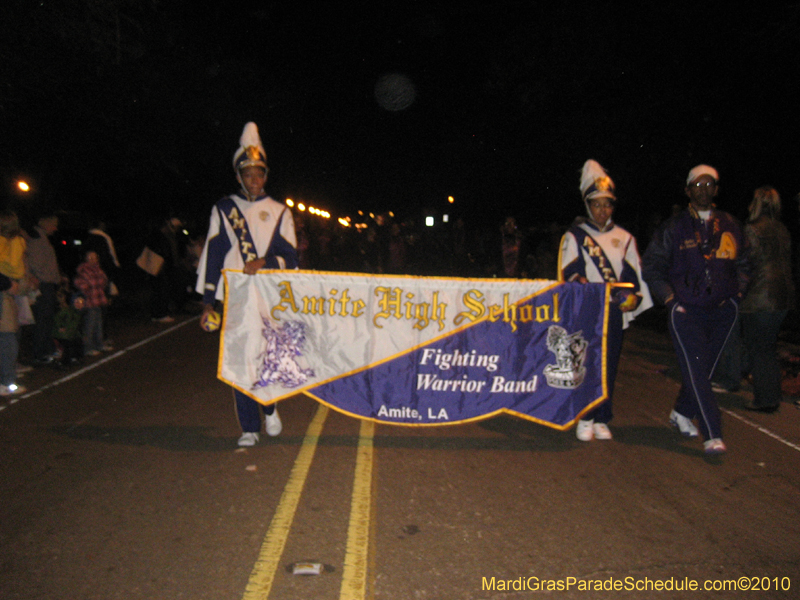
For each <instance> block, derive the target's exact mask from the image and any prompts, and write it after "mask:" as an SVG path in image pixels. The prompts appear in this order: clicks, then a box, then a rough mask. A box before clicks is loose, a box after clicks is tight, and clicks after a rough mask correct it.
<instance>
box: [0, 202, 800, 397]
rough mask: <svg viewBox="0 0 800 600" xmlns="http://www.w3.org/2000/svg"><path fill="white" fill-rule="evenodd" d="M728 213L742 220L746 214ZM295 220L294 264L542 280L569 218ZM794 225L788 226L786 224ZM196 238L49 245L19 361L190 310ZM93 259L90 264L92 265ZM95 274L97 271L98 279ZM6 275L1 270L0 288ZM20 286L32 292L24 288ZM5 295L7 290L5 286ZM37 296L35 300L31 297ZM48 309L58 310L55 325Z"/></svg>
mask: <svg viewBox="0 0 800 600" xmlns="http://www.w3.org/2000/svg"><path fill="white" fill-rule="evenodd" d="M11 214H13V213H11ZM665 216H666V215H665ZM736 216H737V217H741V219H742V221H743V222H744V221H745V220H746V217H747V215H736ZM42 219H43V220H42ZM42 219H37V220H36V222H29V223H22V224H19V223H18V224H17V227H18V232H17V233H16V234H14V233H13V228H12V231H11V235H12V239H13V237H15V236H16V235H18V236H19V237H20V239H22V240H25V243H26V245H30V244H31V243H33V246H34V249H35V248H36V247H37V246H43V247H44V250H45V254H47V248H46V245H45V243H47V244H50V245H51V248H53V245H54V244H51V242H52V240H53V236H54V234H55V233H56V231H57V229H58V217H57V213H48V214H47V215H43V217H42ZM12 220H13V219H12ZM660 220H661V217H660V216H657V215H654V216H653V218H652V219H650V222H648V223H646V224H644V225H643V227H641V228H639V229H640V231H639V235H638V236H637V238H638V241H639V247H640V248H643V247H645V246H646V244H647V242H648V238H649V235H650V234H651V232H652V231H653V230H654V229H655V227H656V226H657V224H658V222H659V221H660ZM295 224H296V229H297V240H298V253H299V260H300V268H301V269H311V270H320V271H338V272H352V273H372V274H399V275H417V276H435V277H466V278H492V277H511V278H528V279H549V280H553V279H557V278H558V273H557V259H558V258H557V257H558V250H559V242H560V240H561V236H562V235H563V233H564V231H565V230H566V227H567V225H568V223H567V222H564V223H559V222H555V221H553V222H534V223H524V222H522V221H521V219H518V218H517V217H516V216H513V215H497V216H496V217H495V218H494V219H493V220H492V221H485V222H483V223H480V224H475V223H471V224H468V223H467V222H466V221H465V220H464V219H462V218H459V217H456V218H453V219H452V220H451V221H450V222H449V223H441V222H439V223H438V224H437V225H436V226H434V227H428V226H425V224H424V222H423V220H422V218H418V219H415V218H405V219H402V220H401V219H398V218H395V217H394V216H392V215H390V214H379V215H376V216H375V217H374V218H373V219H370V220H368V221H367V227H365V228H356V227H343V226H341V225H340V224H339V223H337V222H336V221H335V220H333V219H320V218H315V217H313V216H311V215H307V214H302V213H298V212H295ZM796 229H797V228H796V227H790V230H792V231H794V230H796ZM634 230H636V229H635V228H634ZM7 233H8V232H7ZM4 235H5V234H4ZM117 236H119V238H121V239H122V243H121V244H120V245H121V246H122V250H121V251H119V250H117V251H115V250H114V241H112V237H114V238H115V239H116V238H117ZM203 236H204V232H203V233H198V232H195V231H193V230H192V228H191V226H190V225H189V224H187V221H186V220H182V219H178V218H176V217H174V216H169V217H166V218H163V219H160V220H157V221H155V222H153V223H152V224H151V226H150V227H149V230H148V231H147V232H145V233H142V232H139V233H138V234H137V237H135V238H133V237H131V236H130V235H129V232H128V231H126V230H125V228H124V227H122V226H119V225H118V226H117V227H116V230H115V229H114V228H113V227H112V230H111V232H109V230H108V228H107V227H106V224H105V223H103V221H102V220H95V221H94V222H92V223H91V224H90V225H89V227H88V228H87V230H86V231H84V232H83V235H82V236H81V237H82V238H83V241H84V242H86V241H88V242H89V245H82V246H81V247H80V248H79V249H78V250H77V251H76V250H75V249H72V250H71V251H70V253H69V254H67V253H65V248H64V247H61V246H57V247H55V248H54V249H53V254H54V255H55V256H56V257H57V262H58V264H57V265H56V266H54V265H53V264H52V263H51V264H49V267H48V268H49V272H48V268H44V269H43V267H42V266H41V265H39V266H38V267H37V268H38V269H39V270H40V271H41V272H44V273H45V275H43V276H42V275H41V273H40V276H41V277H42V279H36V277H35V276H34V278H33V281H32V280H31V279H30V277H28V276H26V277H25V278H23V285H21V286H20V288H21V290H23V291H21V292H20V295H21V296H24V297H27V298H28V303H27V304H28V306H27V309H28V310H26V307H25V306H24V305H25V301H22V305H23V307H22V311H21V313H22V316H21V317H19V323H18V327H17V329H16V331H15V339H16V340H17V344H18V345H19V347H20V352H21V353H22V360H23V361H24V362H25V363H27V365H33V366H40V365H45V364H52V365H55V366H61V367H63V366H69V365H71V364H75V363H77V362H78V361H79V360H80V359H81V357H83V356H85V355H87V354H89V355H94V354H95V353H98V352H103V351H107V350H108V349H109V348H111V343H110V341H109V340H108V339H107V338H108V332H107V331H105V332H104V333H103V334H99V335H101V336H102V337H103V339H101V340H100V341H98V337H97V336H98V325H97V323H99V327H100V328H102V327H103V325H105V324H106V323H107V320H108V314H109V306H111V307H112V312H113V307H114V305H115V304H121V305H124V306H127V307H131V306H133V305H136V306H133V307H134V309H136V310H140V311H141V312H143V313H149V316H150V318H151V319H152V320H153V321H155V322H162V323H169V322H171V321H172V320H173V318H174V316H175V315H176V314H180V313H181V312H192V311H195V312H196V310H197V308H196V302H197V298H196V297H195V296H196V295H195V294H194V292H193V290H192V287H193V283H194V281H195V279H196V268H197V261H198V258H199V253H200V250H201V249H202V246H203V242H204V239H203ZM4 239H5V238H4ZM146 247H150V248H151V249H152V250H153V251H154V252H155V253H157V254H159V256H161V257H162V258H163V264H162V266H161V267H160V269H159V270H158V271H157V272H155V273H152V274H151V273H147V272H145V271H144V270H143V269H142V268H141V267H140V266H138V267H137V258H139V257H140V253H141V252H142V251H143V249H144V248H146ZM798 247H800V244H793V250H794V252H795V255H794V258H793V273H794V276H795V277H797V275H798V273H800V268H798V264H800V253H798V250H797V249H798ZM109 248H110V249H111V250H109ZM87 250H93V251H94V252H95V253H96V255H97V257H96V258H94V257H91V256H90V257H89V259H88V263H89V266H87V265H86V263H87V253H86V251H87ZM37 252H38V251H37ZM39 254H41V252H39ZM0 261H2V257H0ZM46 262H47V261H45V263H46ZM91 265H96V266H97V269H95V268H94V266H91ZM79 267H80V270H81V271H83V272H84V276H83V277H78V276H79ZM53 269H55V276H54V274H53ZM34 270H36V269H34ZM87 271H91V272H94V277H95V283H94V284H93V285H94V288H97V287H100V288H102V292H103V293H102V294H99V293H97V290H96V289H94V290H92V289H89V288H84V290H85V291H81V288H80V286H81V285H85V284H84V279H85V277H86V272H87ZM95 271H100V272H102V273H103V275H104V276H105V282H103V280H102V277H101V276H100V275H99V274H98V273H96V272H95ZM29 275H30V273H29ZM4 276H5V273H4V272H3V271H2V269H0V288H2V286H3V279H2V277H4ZM76 277H78V279H76ZM25 286H28V287H29V288H31V289H28V290H27V291H24V290H26V287H25ZM4 295H10V293H9V291H6V292H5V293H4ZM87 297H88V298H89V300H88V304H89V305H88V306H87ZM37 298H41V299H40V300H38V302H36V301H34V300H35V299H37ZM81 303H83V304H82V305H81ZM15 304H19V303H17V302H15ZM37 304H38V306H37ZM78 306H80V307H79V308H76V307H78ZM28 313H30V315H28ZM37 313H39V314H37ZM75 313H77V316H76V314H75ZM98 314H99V317H98ZM56 315H59V317H58V327H56ZM37 317H38V319H37ZM37 321H38V322H40V324H39V325H38V326H37V325H35V323H36V322H37ZM798 322H800V319H798V318H797V316H796V314H795V311H791V312H790V315H789V317H788V318H787V320H786V321H785V323H784V328H785V329H790V330H796V329H800V327H798ZM54 328H55V329H54ZM86 331H89V332H91V333H90V337H84V334H85V333H86ZM2 336H3V332H0V337H2ZM6 354H8V352H6ZM27 365H20V364H18V368H19V369H22V370H25V369H26V368H27ZM0 383H2V385H4V386H8V385H9V384H10V383H14V382H13V381H10V378H8V377H7V378H6V380H5V381H3V382H0ZM2 390H3V388H0V391H2Z"/></svg>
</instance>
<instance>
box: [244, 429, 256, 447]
mask: <svg viewBox="0 0 800 600" xmlns="http://www.w3.org/2000/svg"><path fill="white" fill-rule="evenodd" d="M257 443H258V434H257V433H256V432H255V431H245V432H244V433H243V434H242V437H240V438H239V446H241V447H245V446H255V445H256V444H257Z"/></svg>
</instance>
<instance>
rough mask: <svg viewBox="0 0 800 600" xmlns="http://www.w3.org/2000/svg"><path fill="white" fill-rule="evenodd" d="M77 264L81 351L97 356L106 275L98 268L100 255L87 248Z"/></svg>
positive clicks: (105, 300) (100, 339) (101, 340)
mask: <svg viewBox="0 0 800 600" xmlns="http://www.w3.org/2000/svg"><path fill="white" fill-rule="evenodd" d="M84 256H85V259H84V261H83V262H82V263H81V264H79V265H78V268H77V270H76V273H77V274H76V275H75V288H76V289H77V290H78V291H79V292H80V293H81V295H82V296H83V306H84V308H83V323H82V328H83V353H84V355H86V356H97V355H98V354H100V352H101V351H102V349H103V307H104V306H106V305H107V304H108V298H107V297H106V287H107V286H108V277H106V274H105V273H103V269H101V268H100V257H99V256H98V255H97V252H95V251H94V250H88V251H87V252H86V254H85V255H84Z"/></svg>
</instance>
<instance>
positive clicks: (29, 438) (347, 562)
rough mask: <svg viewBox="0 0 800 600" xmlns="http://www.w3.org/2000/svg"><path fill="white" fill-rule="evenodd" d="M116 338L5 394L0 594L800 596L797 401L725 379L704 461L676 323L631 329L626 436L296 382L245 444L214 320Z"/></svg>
mask: <svg viewBox="0 0 800 600" xmlns="http://www.w3.org/2000/svg"><path fill="white" fill-rule="evenodd" d="M114 337H115V342H116V346H117V351H116V352H111V353H106V354H105V355H103V356H101V357H99V360H97V359H92V360H89V361H87V362H86V363H85V364H84V365H83V366H82V368H81V369H80V370H78V369H76V370H74V371H71V372H59V371H54V370H51V369H47V368H41V369H38V370H36V371H34V372H33V373H30V374H29V375H28V377H27V378H26V380H25V384H26V385H27V386H28V387H29V393H28V394H27V395H25V396H23V397H22V398H20V399H18V400H17V401H15V402H9V401H8V400H6V399H4V400H2V401H0V452H1V453H2V457H3V460H2V464H1V465H0V473H1V474H2V475H1V479H0V480H1V481H2V486H1V487H0V510H1V511H2V518H1V520H0V598H2V599H3V600H17V599H24V600H35V599H48V600H54V599H69V600H79V599H80V600H82V599H86V600H89V599H103V600H109V599H115V598H120V599H121V598H124V599H126V600H138V599H143V600H145V599H146V600H161V599H163V600H171V599H184V598H185V599H191V600H201V599H214V600H222V599H240V598H248V599H249V598H270V599H276V600H284V599H285V600H289V599H291V600H298V599H309V600H311V599H313V600H325V599H336V598H342V599H344V598H346V599H348V600H362V599H363V598H369V599H372V598H375V599H381V600H383V599H388V600H407V599H421V600H471V599H500V598H537V597H554V598H565V599H566V598H618V597H621V598H632V599H633V598H731V597H737V598H738V597H747V596H752V597H754V598H796V597H798V590H800V468H798V467H800V411H798V410H796V409H795V408H794V407H793V406H792V404H791V402H790V401H787V402H785V403H784V405H783V406H782V408H781V410H780V411H779V412H778V413H776V414H773V415H762V414H752V413H747V412H745V411H744V410H742V409H741V408H740V407H741V405H742V403H743V402H744V400H745V399H746V397H747V391H744V392H741V393H739V394H736V395H733V394H729V395H721V396H720V402H721V405H722V406H723V408H724V415H723V419H724V427H725V440H726V443H727V444H728V447H729V451H728V453H727V454H726V455H724V456H722V457H719V458H711V459H709V458H706V457H705V456H704V454H703V452H702V444H701V442H700V441H697V440H685V439H683V438H681V437H680V436H678V435H677V434H676V433H675V432H674V431H673V430H671V429H670V427H669V426H668V423H667V416H668V414H669V410H670V407H671V404H672V401H673V399H674V397H675V395H676V393H677V390H678V383H677V368H676V363H675V360H674V356H673V353H672V348H671V345H670V342H669V340H668V338H667V336H666V335H665V334H664V333H663V332H660V331H657V330H653V329H647V328H642V327H636V326H634V328H632V329H631V330H630V331H629V333H628V335H627V338H626V344H625V350H624V354H623V359H622V363H621V367H620V374H619V378H618V382H617V398H616V402H615V414H616V418H615V420H614V421H613V422H612V431H613V432H614V435H615V438H614V440H613V441H610V442H592V443H588V444H587V443H582V442H579V441H577V440H576V439H575V436H574V432H572V431H569V432H558V431H555V430H552V429H548V428H545V427H543V426H540V425H536V424H534V423H530V422H527V421H523V420H520V419H516V418H512V417H501V418H494V419H491V420H487V421H483V422H480V423H474V424H469V425H463V426H452V427H440V428H409V427H392V426H388V425H376V426H374V427H370V426H369V424H367V426H362V423H361V422H359V421H357V420H354V419H352V418H349V417H347V416H344V415H342V414H339V413H337V412H335V411H334V410H327V409H326V408H325V407H322V406H321V405H319V404H318V403H316V402H315V401H313V400H311V399H309V398H306V397H302V396H299V397H295V398H290V399H288V400H285V401H283V402H281V403H280V405H279V410H280V413H281V415H282V417H283V422H284V432H283V433H282V434H281V435H280V436H279V437H277V438H272V439H270V438H266V436H265V435H264V436H262V441H261V444H260V445H258V446H257V447H255V448H253V449H247V450H239V449H237V447H236V439H237V437H238V435H239V429H238V425H237V422H236V417H235V414H234V410H233V401H232V395H231V392H230V391H229V389H228V388H227V387H226V386H225V385H223V384H222V383H220V382H219V381H217V380H216V379H215V373H216V357H217V350H218V336H217V335H215V334H207V333H204V332H202V331H201V330H200V329H199V327H198V326H197V322H196V320H192V319H189V320H187V321H182V322H179V323H177V324H175V325H174V326H165V325H155V324H151V323H149V322H147V323H145V322H137V321H135V320H129V321H124V320H122V321H119V322H117V323H116V324H115V326H114ZM302 563H311V564H318V565H321V567H320V568H321V573H320V574H319V575H297V574H294V573H293V570H294V568H295V566H297V565H298V564H302ZM692 582H694V583H692ZM692 585H697V586H698V588H699V589H698V590H696V591H681V590H683V589H685V588H686V587H687V586H692ZM614 586H617V587H618V588H619V589H617V590H616V591H615V590H614V589H613V588H614ZM659 586H664V587H666V588H672V589H666V590H664V589H661V591H659V590H658V589H657V588H658V587H659ZM705 586H709V587H710V588H711V589H710V590H705V589H704V587H705ZM733 586H738V587H736V588H733V589H741V587H744V586H746V587H748V588H751V589H750V591H748V592H744V591H731V589H732V587H733ZM537 587H539V588H543V589H544V591H541V590H540V591H537V589H536V588H537ZM586 587H589V588H591V589H588V590H587V589H585V588H586ZM520 588H522V589H521V590H520ZM559 588H563V589H559ZM715 588H716V590H715ZM757 588H761V589H760V590H759V589H757ZM763 588H769V589H767V590H764V589H763ZM776 588H779V589H778V590H777V591H776ZM780 588H782V589H783V591H780Z"/></svg>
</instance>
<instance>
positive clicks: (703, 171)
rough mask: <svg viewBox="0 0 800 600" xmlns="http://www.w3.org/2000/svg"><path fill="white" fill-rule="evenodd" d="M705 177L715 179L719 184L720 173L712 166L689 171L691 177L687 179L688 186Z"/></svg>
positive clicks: (698, 166) (700, 166) (699, 166)
mask: <svg viewBox="0 0 800 600" xmlns="http://www.w3.org/2000/svg"><path fill="white" fill-rule="evenodd" d="M703 175H710V176H711V177H713V178H714V181H716V182H719V173H717V170H716V169H715V168H714V167H712V166H710V165H697V166H696V167H695V168H694V169H692V170H691V171H689V176H688V177H687V178H686V185H689V184H690V183H692V182H693V181H694V180H695V179H697V178H698V177H702V176H703Z"/></svg>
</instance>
